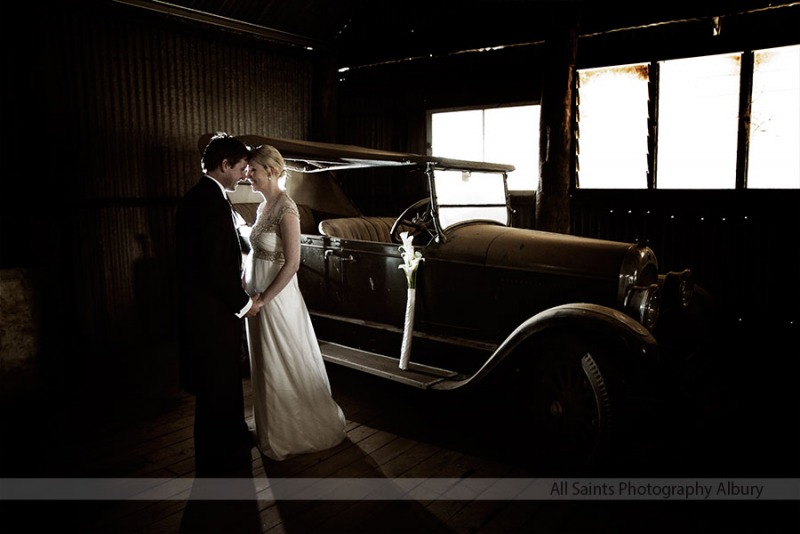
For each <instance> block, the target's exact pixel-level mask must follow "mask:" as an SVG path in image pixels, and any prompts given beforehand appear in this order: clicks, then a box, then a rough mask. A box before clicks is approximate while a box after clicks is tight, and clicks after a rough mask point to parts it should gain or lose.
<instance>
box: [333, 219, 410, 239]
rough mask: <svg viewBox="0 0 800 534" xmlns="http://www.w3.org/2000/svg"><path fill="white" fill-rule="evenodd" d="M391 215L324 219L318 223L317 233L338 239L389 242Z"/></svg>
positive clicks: (391, 223) (392, 221) (392, 220)
mask: <svg viewBox="0 0 800 534" xmlns="http://www.w3.org/2000/svg"><path fill="white" fill-rule="evenodd" d="M394 221H395V219H394V218H393V217H345V218H341V219H325V220H323V221H321V222H320V223H319V233H321V234H322V235H326V236H330V237H338V238H340V239H352V240H356V241H377V242H380V243H391V242H392V238H391V235H390V233H389V232H390V231H391V229H392V225H393V224H394Z"/></svg>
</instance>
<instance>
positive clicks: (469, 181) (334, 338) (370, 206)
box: [200, 135, 693, 462]
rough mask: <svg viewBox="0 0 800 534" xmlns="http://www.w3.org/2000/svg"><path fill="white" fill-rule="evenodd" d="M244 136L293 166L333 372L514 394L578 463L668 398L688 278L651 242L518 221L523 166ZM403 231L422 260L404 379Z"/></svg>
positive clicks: (317, 313) (527, 422) (526, 423)
mask: <svg viewBox="0 0 800 534" xmlns="http://www.w3.org/2000/svg"><path fill="white" fill-rule="evenodd" d="M207 139H208V136H205V137H203V138H201V140H200V146H205V141H207ZM242 139H243V140H244V141H245V142H246V143H248V144H250V145H253V146H257V145H260V144H270V145H273V146H275V147H276V148H278V149H279V150H280V151H281V153H282V154H283V155H284V157H285V159H286V162H287V167H288V168H289V169H290V172H289V178H288V180H287V182H286V186H285V187H286V189H287V192H288V193H289V195H290V196H291V197H292V198H293V199H294V200H295V201H296V202H297V204H298V207H299V208H300V211H301V228H302V243H301V245H302V264H301V267H300V271H299V273H298V278H299V282H300V287H301V290H302V292H303V295H304V298H305V300H306V304H307V306H308V308H309V311H310V313H311V314H312V319H313V321H314V325H315V329H316V332H317V336H318V339H319V344H320V347H321V350H322V354H323V357H324V358H325V360H326V361H327V362H330V363H335V364H339V365H344V366H348V367H351V368H353V369H357V370H359V371H363V372H365V373H371V374H373V375H376V376H379V377H382V378H385V379H387V380H394V381H397V382H400V383H403V384H407V385H409V386H412V387H417V388H423V389H427V390H431V391H446V392H455V391H462V390H470V391H475V390H477V391H479V392H480V393H479V394H485V395H502V396H504V397H506V399H507V400H510V401H511V402H512V407H513V410H514V411H515V412H516V414H517V415H516V417H517V420H518V421H519V424H520V427H521V428H524V429H525V432H531V433H532V434H533V435H535V436H537V437H538V438H540V439H537V440H536V441H537V443H538V444H539V445H540V446H541V447H543V448H544V449H545V450H546V451H547V452H549V453H552V454H554V455H558V456H559V457H561V458H568V459H570V461H580V462H583V461H586V462H590V461H593V460H595V459H597V458H600V457H602V456H603V455H604V454H605V453H606V452H607V451H608V450H610V449H611V448H613V447H614V446H615V445H614V443H615V442H618V441H619V440H620V439H622V438H621V436H623V435H624V432H625V430H626V429H627V430H630V429H631V428H632V426H634V425H635V424H636V423H635V421H636V414H637V413H640V412H641V411H642V410H643V409H649V408H648V407H650V406H652V405H653V404H654V403H658V402H661V401H663V398H662V397H663V395H669V393H668V392H667V390H668V388H666V387H665V384H666V383H667V382H669V381H670V380H671V378H670V375H669V368H670V362H671V361H673V360H675V359H679V358H681V356H680V355H678V354H675V353H674V352H675V350H674V349H675V347H681V346H682V345H681V343H678V342H676V341H675V340H674V339H672V338H671V336H674V334H675V331H676V330H680V328H677V329H676V328H675V326H674V325H675V324H676V317H678V316H679V315H680V314H681V313H683V311H684V310H687V309H688V307H689V305H690V303H691V301H692V295H693V281H692V274H691V272H690V271H689V270H684V271H681V272H669V273H659V268H658V262H657V260H656V256H655V254H654V252H653V251H652V250H651V249H650V248H648V247H647V246H644V245H642V244H637V243H621V242H613V241H606V240H599V239H588V238H583V237H576V236H573V235H565V234H557V233H549V232H544V231H537V230H531V229H521V228H514V227H512V226H511V225H510V221H511V220H512V211H511V208H510V197H509V191H508V189H507V185H506V179H507V175H508V173H509V172H512V171H513V169H514V168H513V166H510V165H502V164H490V163H482V162H470V161H458V160H452V159H446V158H437V157H432V156H423V155H415V154H404V153H394V152H386V151H380V150H372V149H366V148H361V147H354V146H345V145H334V144H323V143H315V142H307V141H297V140H287V139H277V138H269V137H262V136H255V135H253V136H243V137H242ZM367 183H368V184H369V187H366V186H365V184H367ZM247 190H249V188H248V187H239V188H238V193H237V194H236V195H234V196H233V202H234V204H235V206H236V208H237V210H238V211H239V213H241V214H242V216H243V219H244V223H245V224H244V225H243V227H242V230H244V231H245V233H246V230H247V225H249V224H252V222H253V220H254V214H255V207H256V205H257V202H258V201H260V200H261V197H260V196H257V195H255V198H254V193H252V192H249V193H248V192H247ZM362 191H369V192H368V193H363V192H362ZM376 191H377V192H380V197H379V198H376V195H377V194H376ZM406 206H407V207H406ZM403 208H405V209H403ZM389 210H395V211H389ZM402 232H409V235H410V236H411V237H412V238H413V246H414V250H415V251H417V252H419V253H420V254H421V256H422V258H423V259H422V261H421V262H420V264H419V267H418V270H417V272H416V287H415V307H414V310H413V324H412V325H411V330H410V331H411V332H412V333H413V336H412V337H411V340H412V342H411V345H410V346H411V351H410V359H409V363H408V365H407V366H406V368H405V369H402V368H401V367H400V362H399V358H400V352H401V340H402V337H403V333H404V330H406V331H409V329H408V326H406V325H405V323H406V319H407V318H408V315H407V310H406V305H407V303H408V299H409V292H408V288H409V287H408V280H407V277H406V275H405V273H404V271H403V270H402V269H401V268H400V267H401V264H402V262H403V259H402V257H401V253H400V250H399V246H400V245H401V244H402V242H401V233H402ZM245 237H246V236H245ZM662 314H664V315H666V316H667V318H668V319H669V321H668V322H669V323H670V324H671V325H672V326H671V327H670V329H669V330H664V333H663V335H664V336H665V339H661V338H660V335H661V333H660V331H659V317H660V316H661V315H662ZM677 324H679V323H677ZM498 386H499V387H498ZM484 392H485V393H484Z"/></svg>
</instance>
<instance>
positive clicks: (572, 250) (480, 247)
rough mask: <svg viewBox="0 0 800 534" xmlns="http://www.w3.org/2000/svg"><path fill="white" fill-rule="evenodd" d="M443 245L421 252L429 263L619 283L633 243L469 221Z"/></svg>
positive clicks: (448, 235) (448, 234)
mask: <svg viewBox="0 0 800 534" xmlns="http://www.w3.org/2000/svg"><path fill="white" fill-rule="evenodd" d="M445 236H446V239H445V241H444V243H439V244H432V245H430V246H428V247H427V249H428V250H426V251H424V252H423V253H424V254H425V255H426V256H427V257H430V258H431V259H436V258H442V259H447V260H448V261H460V262H466V263H477V264H481V265H486V266H489V267H502V268H506V269H522V270H534V271H537V272H549V273H554V274H565V275H572V276H582V277H590V278H606V277H608V278H612V279H617V278H618V277H619V275H620V270H621V266H622V264H623V260H624V258H625V256H626V255H627V254H628V253H629V251H630V250H631V248H636V247H637V245H635V244H630V243H622V242H618V241H607V240H602V239H590V238H585V237H577V236H572V235H567V234H558V233H552V232H543V231H539V230H528V229H521V228H509V227H505V226H500V225H496V224H482V223H470V224H464V225H458V226H455V227H452V228H449V229H448V230H447V231H446V232H445Z"/></svg>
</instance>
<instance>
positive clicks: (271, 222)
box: [244, 145, 346, 460]
mask: <svg viewBox="0 0 800 534" xmlns="http://www.w3.org/2000/svg"><path fill="white" fill-rule="evenodd" d="M248 163H249V167H248V171H247V175H248V178H249V179H250V180H251V181H252V183H253V186H252V187H253V190H254V191H257V192H258V193H260V194H261V196H263V197H264V200H265V202H262V203H261V205H259V207H258V212H257V217H256V221H255V223H254V224H253V229H252V232H251V233H250V244H251V251H250V253H249V254H248V257H247V262H246V264H245V274H244V282H245V289H246V291H247V292H248V294H250V295H255V294H257V293H261V302H262V308H261V311H260V312H259V313H258V315H257V316H255V317H252V318H250V319H248V320H247V339H248V343H249V346H250V369H251V381H252V386H253V413H254V416H255V427H256V435H257V437H258V448H259V450H260V451H261V453H262V454H263V455H265V456H267V457H269V458H272V459H274V460H283V459H285V458H287V457H289V456H291V455H295V454H301V453H308V452H316V451H321V450H324V449H328V448H331V447H333V446H335V445H337V444H339V443H340V442H341V441H342V440H343V439H344V438H345V429H344V427H345V424H346V421H345V417H344V414H343V413H342V409H341V408H340V407H339V405H338V404H337V403H336V401H335V400H334V399H333V397H332V396H331V387H330V382H329V381H328V375H327V372H326V370H325V363H324V361H323V359H322V355H321V354H320V350H319V345H318V343H317V337H316V334H315V332H314V327H313V325H312V324H311V318H310V316H309V314H308V309H307V308H306V304H305V301H304V300H303V296H302V294H301V293H300V287H299V286H298V283H297V276H296V273H297V270H298V268H299V266H300V216H299V212H298V210H297V205H296V204H295V203H294V201H293V200H292V199H291V198H289V196H288V195H287V194H286V192H285V191H284V190H283V189H281V187H280V186H279V184H278V181H279V178H281V177H282V176H283V175H284V173H285V169H284V166H285V164H284V160H283V156H282V155H281V154H280V152H279V151H278V150H276V149H275V148H274V147H272V146H269V145H261V146H259V147H256V148H255V149H252V150H251V151H250V155H249V160H248Z"/></svg>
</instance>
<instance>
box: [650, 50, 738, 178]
mask: <svg viewBox="0 0 800 534" xmlns="http://www.w3.org/2000/svg"><path fill="white" fill-rule="evenodd" d="M740 66H741V54H735V55H725V56H707V57H700V58H691V59H677V60H672V61H662V62H660V63H659V68H660V72H659V76H660V86H659V95H658V137H657V138H656V139H657V142H658V162H657V164H656V183H657V187H658V188H659V189H734V188H735V187H736V143H737V135H738V133H737V132H738V131H739V85H740V81H739V79H740V76H739V73H740Z"/></svg>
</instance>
